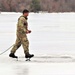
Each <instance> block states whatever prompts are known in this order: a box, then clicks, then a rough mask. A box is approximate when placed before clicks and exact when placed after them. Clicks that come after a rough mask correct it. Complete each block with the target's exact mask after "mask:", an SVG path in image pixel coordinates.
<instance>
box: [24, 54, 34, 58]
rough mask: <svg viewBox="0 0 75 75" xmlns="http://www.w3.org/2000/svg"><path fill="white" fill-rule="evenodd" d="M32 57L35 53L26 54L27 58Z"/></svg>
mask: <svg viewBox="0 0 75 75" xmlns="http://www.w3.org/2000/svg"><path fill="white" fill-rule="evenodd" d="M32 57H34V54H26V55H25V58H32Z"/></svg>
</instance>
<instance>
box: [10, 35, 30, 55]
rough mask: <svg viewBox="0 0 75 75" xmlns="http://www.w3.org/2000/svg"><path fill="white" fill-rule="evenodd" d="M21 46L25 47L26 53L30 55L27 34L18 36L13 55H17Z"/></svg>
mask: <svg viewBox="0 0 75 75" xmlns="http://www.w3.org/2000/svg"><path fill="white" fill-rule="evenodd" d="M21 45H22V46H23V49H24V53H25V54H27V53H29V41H28V39H27V35H26V34H17V39H16V42H15V45H14V47H13V48H12V50H11V53H15V52H16V50H17V49H18V48H19V47H20V46H21Z"/></svg>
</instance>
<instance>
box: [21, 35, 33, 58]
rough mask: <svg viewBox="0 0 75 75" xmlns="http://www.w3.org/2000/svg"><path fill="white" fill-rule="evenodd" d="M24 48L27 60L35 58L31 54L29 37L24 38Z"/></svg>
mask: <svg viewBox="0 0 75 75" xmlns="http://www.w3.org/2000/svg"><path fill="white" fill-rule="evenodd" d="M22 46H23V48H24V53H25V58H31V57H33V56H34V55H33V54H29V41H28V39H27V36H25V37H23V38H22Z"/></svg>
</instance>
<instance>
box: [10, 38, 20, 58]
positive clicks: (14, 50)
mask: <svg viewBox="0 0 75 75" xmlns="http://www.w3.org/2000/svg"><path fill="white" fill-rule="evenodd" d="M20 46H21V41H20V39H19V38H17V39H16V43H15V45H14V47H13V48H12V50H11V53H10V54H9V56H10V57H12V58H18V57H17V56H15V52H16V50H17V49H18V48H19V47H20Z"/></svg>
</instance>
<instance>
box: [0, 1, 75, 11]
mask: <svg viewBox="0 0 75 75" xmlns="http://www.w3.org/2000/svg"><path fill="white" fill-rule="evenodd" d="M23 9H28V10H29V11H31V12H39V11H47V12H75V0H0V11H7V12H21V11H22V10H23Z"/></svg>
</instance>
